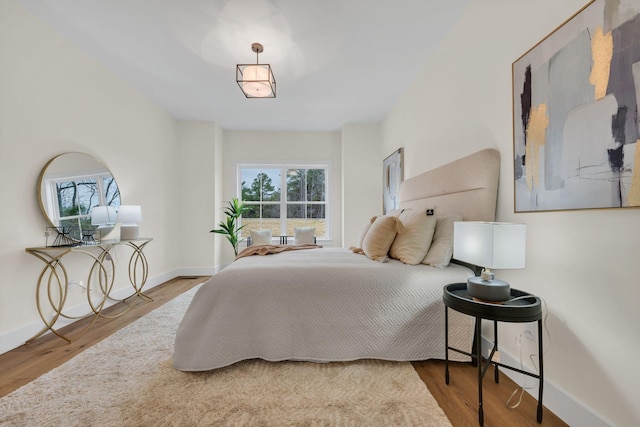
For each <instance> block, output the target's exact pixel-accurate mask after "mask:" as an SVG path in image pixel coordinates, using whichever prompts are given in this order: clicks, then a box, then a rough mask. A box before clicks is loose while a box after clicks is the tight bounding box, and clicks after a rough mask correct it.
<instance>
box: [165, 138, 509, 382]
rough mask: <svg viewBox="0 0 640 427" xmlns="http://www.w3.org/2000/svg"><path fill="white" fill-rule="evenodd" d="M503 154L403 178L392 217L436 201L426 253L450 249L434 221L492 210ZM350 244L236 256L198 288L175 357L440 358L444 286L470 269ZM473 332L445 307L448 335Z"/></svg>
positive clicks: (206, 362) (224, 361) (187, 366)
mask: <svg viewBox="0 0 640 427" xmlns="http://www.w3.org/2000/svg"><path fill="white" fill-rule="evenodd" d="M499 164H500V156H499V153H498V152H497V151H496V150H493V149H486V150H482V151H479V152H477V153H474V154H472V155H470V156H467V157H464V158H462V159H459V160H456V161H454V162H451V163H449V164H446V165H444V166H440V167H438V168H436V169H433V170H431V171H428V172H425V173H422V174H420V175H417V176H415V177H412V178H410V179H407V180H405V181H404V182H403V183H402V185H401V188H400V193H399V200H400V205H399V208H400V209H399V211H398V212H399V213H398V215H397V217H398V218H399V219H400V220H402V218H403V216H402V215H404V213H403V212H405V213H406V212H424V213H425V215H426V211H427V210H429V211H432V213H433V218H434V224H435V230H433V231H432V235H430V236H429V243H430V245H429V247H430V248H429V251H431V250H432V248H435V247H438V248H439V249H438V250H439V252H442V249H443V248H445V250H450V249H451V248H450V246H451V242H447V241H446V240H447V239H446V238H445V239H443V236H442V235H441V234H442V233H439V230H444V227H441V223H442V224H444V222H445V221H449V222H450V221H451V220H452V218H454V219H459V218H460V217H461V218H462V219H463V220H474V221H493V220H495V211H496V200H497V187H498V174H499ZM388 216H392V215H387V216H386V217H388ZM376 219H377V218H376ZM384 219H385V220H387V219H388V218H384ZM397 222H401V223H402V221H397ZM405 223H406V224H408V222H407V221H405ZM371 229H373V225H371ZM407 229H409V227H408V226H407ZM370 233H371V231H369V232H368V233H367V234H365V237H364V242H365V243H366V242H367V239H368V238H369V237H370V236H371V234H370ZM451 233H452V232H451ZM399 235H400V234H398V236H399ZM432 236H433V237H432ZM444 237H450V236H446V235H445V236H444ZM436 242H437V243H436ZM364 246H366V244H365V245H364ZM447 247H448V248H447ZM357 252H358V250H355V249H353V250H352V249H346V248H313V249H304V250H289V251H282V252H280V253H277V254H273V255H265V256H247V257H242V258H239V259H237V260H236V261H234V262H233V263H232V264H231V265H230V266H228V267H226V268H225V269H223V270H222V271H221V272H220V273H218V274H216V275H214V276H213V277H211V279H209V280H208V281H207V282H205V283H204V284H203V285H202V286H201V287H200V289H199V290H198V291H197V293H196V295H195V296H194V298H193V301H192V302H191V304H190V306H189V308H188V310H187V312H186V313H185V316H184V318H183V320H182V322H181V323H180V325H179V327H178V330H177V332H176V339H175V345H174V353H173V365H174V367H175V368H176V369H178V370H182V371H205V370H212V369H217V368H221V367H224V366H228V365H231V364H233V363H236V362H239V361H241V360H247V359H254V358H260V359H264V360H269V361H282V360H304V361H314V362H329V361H349V360H357V359H384V360H394V361H411V360H426V359H431V358H439V359H443V358H444V351H445V350H444V346H445V344H444V305H443V303H442V288H443V286H444V285H446V284H448V283H454V282H464V281H466V279H467V278H468V277H469V276H471V275H473V274H474V273H473V271H472V270H471V269H470V268H468V267H467V266H463V265H459V264H457V263H455V260H454V261H453V262H451V263H448V265H446V263H443V264H442V265H438V266H434V265H436V264H435V263H433V262H432V264H433V265H427V264H423V263H421V262H420V263H418V264H417V265H408V264H406V263H404V262H401V261H400V260H398V259H394V258H393V257H387V258H386V259H384V260H380V259H378V260H374V259H372V258H371V257H370V256H368V255H365V254H362V253H357ZM360 252H362V251H360ZM449 257H450V255H449ZM426 258H427V257H425V260H426ZM381 261H385V262H381ZM445 265H446V266H445ZM472 339H473V318H471V317H469V316H465V315H463V314H460V313H456V312H454V313H450V315H449V340H450V345H452V346H455V347H457V348H461V349H467V350H469V351H470V350H471V346H472ZM451 357H452V359H453V360H469V359H468V357H467V356H464V355H459V354H455V355H453V354H452V355H451Z"/></svg>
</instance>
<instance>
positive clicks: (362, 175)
mask: <svg viewBox="0 0 640 427" xmlns="http://www.w3.org/2000/svg"><path fill="white" fill-rule="evenodd" d="M381 145H382V141H381V138H380V126H379V125H354V124H351V125H345V126H343V127H342V221H343V222H342V227H343V243H342V246H343V247H346V248H348V247H350V246H358V245H359V241H358V240H359V238H360V233H361V232H362V228H363V227H364V225H365V224H367V223H368V222H369V220H370V219H371V217H372V216H374V215H381V214H382V162H380V155H381V154H383V153H382V151H381ZM394 150H395V149H394ZM388 154H391V151H390V152H389V153H388Z"/></svg>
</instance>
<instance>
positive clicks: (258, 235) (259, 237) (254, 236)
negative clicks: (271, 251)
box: [251, 230, 271, 246]
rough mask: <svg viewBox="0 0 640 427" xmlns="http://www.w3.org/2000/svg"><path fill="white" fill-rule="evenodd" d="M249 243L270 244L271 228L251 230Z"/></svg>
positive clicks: (256, 244)
mask: <svg viewBox="0 0 640 427" xmlns="http://www.w3.org/2000/svg"><path fill="white" fill-rule="evenodd" d="M251 244H252V245H255V246H258V245H270V244H271V230H260V231H255V230H251Z"/></svg>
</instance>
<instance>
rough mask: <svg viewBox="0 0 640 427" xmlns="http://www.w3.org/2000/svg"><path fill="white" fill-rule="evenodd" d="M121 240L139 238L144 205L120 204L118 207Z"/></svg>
mask: <svg viewBox="0 0 640 427" xmlns="http://www.w3.org/2000/svg"><path fill="white" fill-rule="evenodd" d="M118 222H119V223H120V240H132V239H137V238H138V229H139V227H138V225H139V224H140V223H141V222H142V207H140V206H138V205H120V208H119V209H118Z"/></svg>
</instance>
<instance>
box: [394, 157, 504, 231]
mask: <svg viewBox="0 0 640 427" xmlns="http://www.w3.org/2000/svg"><path fill="white" fill-rule="evenodd" d="M499 175H500V152H498V150H494V149H485V150H482V151H478V152H477V153H474V154H471V155H469V156H467V157H463V158H461V159H458V160H455V161H453V162H451V163H447V164H446V165H443V166H440V167H438V168H435V169H432V170H430V171H428V172H424V173H422V174H420V175H416V176H414V177H411V178H409V179H406V180H404V181H403V182H402V184H401V185H400V194H399V200H400V203H399V207H400V208H403V209H406V208H414V209H435V210H436V215H438V216H441V215H446V214H449V213H458V214H461V215H462V218H463V219H464V220H465V221H495V217H496V203H497V198H498V178H499Z"/></svg>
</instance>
